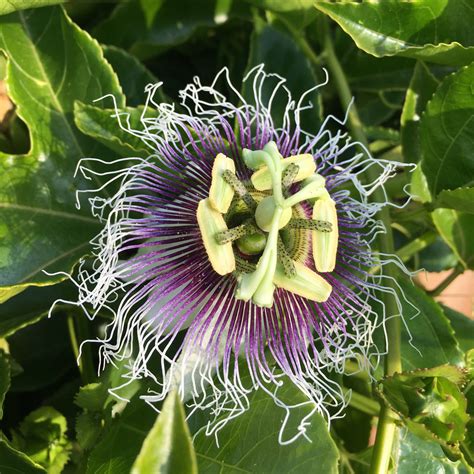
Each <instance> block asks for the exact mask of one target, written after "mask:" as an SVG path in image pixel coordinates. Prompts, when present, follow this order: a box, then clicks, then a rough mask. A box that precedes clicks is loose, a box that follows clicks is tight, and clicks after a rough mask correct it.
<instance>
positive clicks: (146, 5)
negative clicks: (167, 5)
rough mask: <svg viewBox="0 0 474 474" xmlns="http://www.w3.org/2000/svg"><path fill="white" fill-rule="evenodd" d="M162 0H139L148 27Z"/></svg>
mask: <svg viewBox="0 0 474 474" xmlns="http://www.w3.org/2000/svg"><path fill="white" fill-rule="evenodd" d="M163 2H164V0H140V4H141V6H142V10H143V13H144V14H145V18H146V24H147V26H148V27H150V26H151V25H152V24H153V20H154V19H155V17H156V14H157V13H158V10H159V9H160V8H161V6H162V5H163Z"/></svg>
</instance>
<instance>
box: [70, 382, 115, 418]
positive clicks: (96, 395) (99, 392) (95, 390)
mask: <svg viewBox="0 0 474 474" xmlns="http://www.w3.org/2000/svg"><path fill="white" fill-rule="evenodd" d="M108 395H109V394H108V392H107V387H106V386H105V385H104V384H103V383H90V384H88V385H85V386H84V387H81V388H80V389H79V392H78V394H77V395H76V399H75V400H74V402H75V404H76V405H77V406H79V407H81V408H83V409H84V410H89V411H98V412H100V411H101V410H102V409H103V408H104V405H105V401H106V400H107V397H108Z"/></svg>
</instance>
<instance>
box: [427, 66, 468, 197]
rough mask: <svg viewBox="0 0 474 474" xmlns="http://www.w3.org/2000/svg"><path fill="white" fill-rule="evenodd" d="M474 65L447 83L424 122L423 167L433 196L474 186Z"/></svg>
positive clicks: (434, 99)
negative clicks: (473, 86) (473, 90)
mask: <svg viewBox="0 0 474 474" xmlns="http://www.w3.org/2000/svg"><path fill="white" fill-rule="evenodd" d="M473 81H474V64H472V65H470V66H467V67H465V68H462V69H460V70H459V71H458V72H457V73H455V74H452V75H450V76H448V77H447V78H446V79H444V80H443V82H442V83H441V85H440V86H439V88H438V89H437V91H436V93H435V94H434V96H433V98H432V99H431V101H430V102H429V103H428V105H427V107H426V111H425V113H424V114H423V117H422V119H421V145H422V154H423V159H422V162H421V166H422V169H423V173H424V174H425V176H426V179H427V182H428V186H429V188H430V191H431V193H432V194H433V195H434V196H436V195H437V194H438V193H440V192H441V191H442V190H443V189H456V188H459V187H466V186H470V185H472V184H473V182H474V154H473V153H472V150H473V148H474V95H473V93H472V82H473Z"/></svg>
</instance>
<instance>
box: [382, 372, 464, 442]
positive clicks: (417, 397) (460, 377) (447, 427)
mask: <svg viewBox="0 0 474 474" xmlns="http://www.w3.org/2000/svg"><path fill="white" fill-rule="evenodd" d="M465 376H466V374H465V372H464V371H463V370H462V369H460V368H458V367H455V366H448V365H445V366H440V367H435V368H432V369H417V370H414V371H411V372H404V373H401V374H398V373H396V374H394V375H392V376H390V377H386V378H385V379H384V380H382V383H381V385H382V386H383V397H384V399H385V400H386V401H387V402H388V403H389V404H390V406H391V407H392V409H394V410H395V411H396V412H397V413H399V414H400V415H401V416H403V417H404V421H405V423H406V424H407V426H408V428H409V429H411V430H412V431H413V432H414V433H416V434H418V435H420V436H423V437H425V436H426V437H427V438H428V439H431V438H432V436H433V435H434V436H435V437H438V438H440V439H441V440H443V441H444V442H446V443H454V442H459V441H462V440H463V439H464V432H465V428H466V424H467V422H468V420H469V416H468V414H467V413H466V408H467V401H466V398H465V397H464V395H463V393H462V392H461V388H460V387H461V386H462V385H463V384H464V382H465Z"/></svg>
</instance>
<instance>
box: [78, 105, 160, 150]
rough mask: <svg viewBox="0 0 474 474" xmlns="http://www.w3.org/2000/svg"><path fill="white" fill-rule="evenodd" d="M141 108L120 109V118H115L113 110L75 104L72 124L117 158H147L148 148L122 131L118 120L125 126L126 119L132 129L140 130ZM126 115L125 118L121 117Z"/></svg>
mask: <svg viewBox="0 0 474 474" xmlns="http://www.w3.org/2000/svg"><path fill="white" fill-rule="evenodd" d="M143 111H144V109H143V107H139V108H136V109H132V108H128V107H127V108H123V109H120V114H121V116H120V117H117V115H116V112H115V110H111V109H99V108H98V107H94V106H92V105H87V104H83V103H81V102H76V103H75V105H74V122H75V123H76V126H77V128H78V129H79V130H80V131H81V132H82V133H84V134H86V135H89V136H90V137H93V138H95V139H96V140H97V141H99V142H101V143H103V144H104V145H105V146H107V147H108V148H110V149H111V150H113V151H114V152H116V153H117V154H118V155H119V156H122V157H129V156H141V157H143V158H146V157H148V156H149V155H150V154H151V150H150V148H148V147H147V146H146V145H145V143H144V142H143V141H142V140H140V139H139V138H138V137H137V136H135V135H132V134H130V133H128V132H126V131H124V130H123V129H122V128H121V127H120V125H119V122H118V120H120V121H121V123H122V124H123V126H125V127H126V126H128V125H127V119H126V117H128V120H130V126H131V127H132V128H134V127H137V129H141V128H142V127H141V126H140V117H141V115H142V114H143ZM122 114H126V116H124V115H122Z"/></svg>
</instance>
